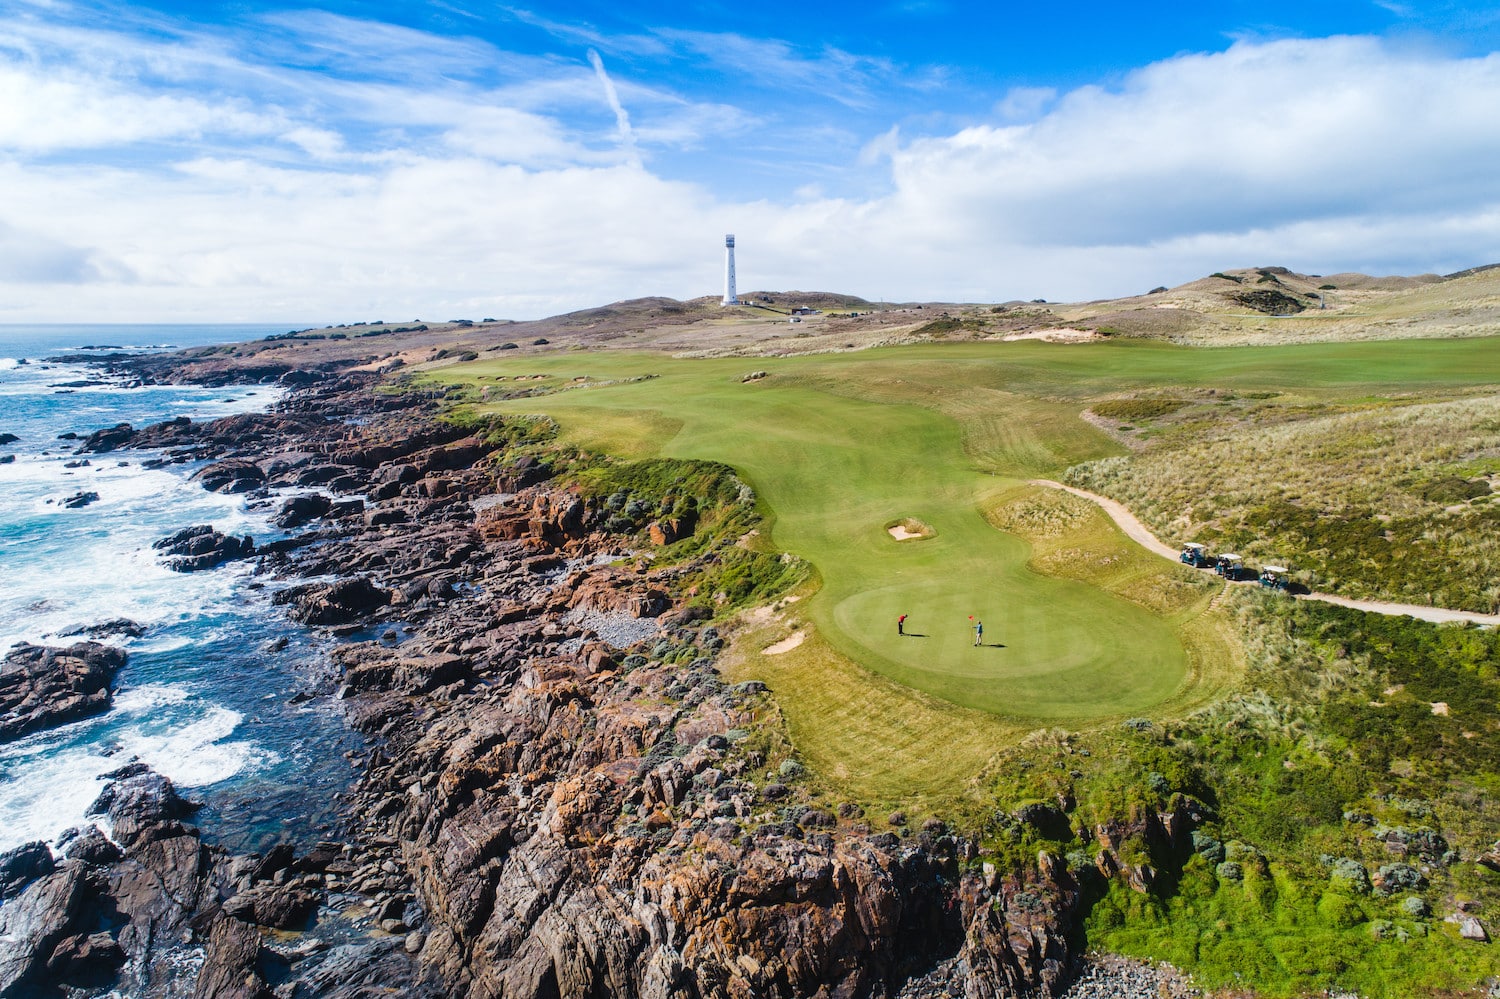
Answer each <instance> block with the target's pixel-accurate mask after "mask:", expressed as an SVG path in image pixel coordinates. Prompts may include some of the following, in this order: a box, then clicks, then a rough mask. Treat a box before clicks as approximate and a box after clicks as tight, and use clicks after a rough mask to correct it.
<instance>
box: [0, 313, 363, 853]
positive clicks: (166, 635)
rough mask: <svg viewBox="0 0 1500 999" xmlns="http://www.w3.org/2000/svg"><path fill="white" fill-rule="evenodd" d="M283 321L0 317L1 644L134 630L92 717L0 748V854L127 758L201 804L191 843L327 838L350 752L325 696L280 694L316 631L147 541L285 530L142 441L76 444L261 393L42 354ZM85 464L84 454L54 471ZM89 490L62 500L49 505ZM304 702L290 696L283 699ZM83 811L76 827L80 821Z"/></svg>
mask: <svg viewBox="0 0 1500 999" xmlns="http://www.w3.org/2000/svg"><path fill="white" fill-rule="evenodd" d="M289 328H291V327H288V326H285V325H277V326H274V327H269V326H263V325H262V326H243V325H234V326H142V325H132V326H82V325H76V326H66V327H63V326H54V327H46V326H24V327H23V326H0V434H4V433H10V434H14V435H16V436H17V437H18V438H19V440H18V441H16V442H14V443H10V444H5V445H0V456H3V455H14V456H15V460H14V461H13V462H10V463H7V464H0V651H3V650H4V649H9V648H10V647H11V646H12V645H14V644H15V643H17V642H22V641H25V642H32V643H35V644H47V645H67V644H71V643H72V642H75V641H81V640H83V638H82V637H81V636H79V635H76V634H70V633H74V632H77V631H78V630H79V629H82V628H87V627H89V626H93V625H98V624H101V623H104V622H108V621H113V620H116V619H122V618H123V619H127V620H129V621H133V622H135V623H136V624H138V625H140V626H142V627H143V628H144V629H145V630H144V633H143V634H142V635H141V636H140V637H137V638H129V637H123V636H120V635H111V636H108V637H105V638H102V639H101V641H104V642H106V643H108V644H112V645H118V646H120V647H122V648H124V649H125V651H126V652H127V653H128V654H129V661H128V662H127V664H126V666H125V668H124V669H122V670H121V671H120V673H119V674H118V676H117V677H116V694H115V701H114V706H113V707H112V708H111V709H110V710H109V711H108V712H106V713H104V714H102V715H98V716H95V717H93V718H89V719H85V720H82V721H78V722H74V723H71V724H68V725H64V726H61V727H59V728H55V729H50V730H47V731H43V732H39V733H35V734H32V735H30V736H28V737H26V738H23V739H20V740H17V741H14V742H11V743H7V744H3V745H0V851H4V850H7V849H10V848H11V847H14V846H16V845H18V844H20V843H24V842H27V841H30V840H38V839H40V840H47V841H55V840H56V838H57V837H58V836H59V834H61V833H62V832H64V831H65V830H67V829H68V828H70V827H72V826H76V825H79V824H81V823H83V822H85V821H86V819H85V813H86V811H87V809H88V806H89V805H90V804H91V803H92V802H93V800H94V799H95V797H97V795H98V793H99V791H100V790H101V788H102V787H103V785H104V779H103V778H102V776H101V775H103V774H105V773H107V772H109V771H111V770H114V769H117V768H119V767H122V766H124V765H126V764H127V763H130V762H133V761H136V760H140V761H142V762H145V763H147V764H149V765H150V766H152V767H153V768H154V769H156V770H158V771H159V772H161V773H163V774H165V775H166V776H168V777H170V778H171V779H172V781H173V782H174V783H176V784H177V785H178V786H179V788H181V789H182V791H183V793H184V795H185V796H188V797H191V798H193V799H194V800H197V801H201V802H203V803H204V807H203V809H202V810H201V811H200V812H199V813H198V814H197V816H196V818H195V820H194V821H195V822H196V823H197V824H198V825H199V826H200V828H202V829H203V831H204V833H205V838H206V839H208V840H210V841H216V842H221V843H223V844H224V845H226V846H227V847H229V848H231V849H236V850H255V849H264V848H265V847H267V846H269V845H271V844H273V843H275V842H278V841H282V840H288V839H296V840H299V841H306V840H308V839H315V838H326V837H327V836H328V835H330V834H334V833H336V832H337V829H336V822H337V817H336V808H335V802H334V794H335V792H337V791H341V790H344V789H345V788H347V787H348V786H349V784H350V783H351V780H352V778H353V776H354V771H353V768H352V766H351V765H350V763H349V762H348V760H347V759H346V758H345V755H344V754H345V753H346V752H350V751H359V750H361V749H362V748H363V744H362V742H361V741H360V739H359V738H358V737H357V736H356V735H354V734H352V733H350V732H348V731H347V730H346V728H345V726H344V725H343V723H342V721H341V719H340V718H339V716H338V714H337V712H336V711H335V710H334V708H333V707H332V706H331V705H330V703H329V700H328V698H327V697H326V696H320V697H314V698H312V699H311V700H306V701H304V702H303V703H296V704H294V703H292V699H293V695H294V694H296V693H298V692H299V691H304V690H311V689H313V688H314V687H315V686H316V685H317V684H318V683H319V682H320V681H321V682H322V683H323V684H324V686H325V687H326V685H327V681H328V678H327V677H322V676H320V675H319V673H318V670H319V669H320V668H321V667H320V665H319V664H321V663H323V662H325V661H326V649H325V648H324V647H323V643H325V642H326V641H327V640H326V639H322V638H319V637H317V636H314V635H311V634H309V633H308V632H307V631H306V630H305V629H302V628H299V627H295V626H289V625H288V624H287V623H286V622H284V620H283V618H282V616H281V614H280V612H279V611H278V610H276V609H273V608H272V607H271V606H270V596H271V593H272V592H273V591H274V588H275V586H276V584H275V583H274V582H272V581H269V580H265V579H259V578H256V577H255V576H253V574H252V565H251V563H248V562H245V563H231V564H229V565H226V566H222V567H220V568H218V569H213V570H209V571H205V572H196V573H177V572H172V571H170V570H168V569H166V568H165V567H164V566H163V565H162V563H161V560H160V559H159V558H158V556H157V553H156V552H155V551H153V550H152V548H151V544H152V542H154V541H157V540H159V539H160V538H163V537H166V536H168V535H170V534H172V533H174V532H176V531H178V530H180V529H181V528H183V527H187V526H190V525H193V524H212V525H214V526H215V527H216V528H218V529H219V530H221V531H223V532H225V533H232V534H251V535H253V536H254V537H255V539H256V541H257V542H258V543H259V542H264V541H268V540H274V539H276V538H278V537H281V536H283V535H282V534H281V533H279V532H278V531H277V530H276V529H275V528H274V527H273V525H272V524H271V517H272V515H273V514H274V512H275V504H274V503H272V502H267V501H260V502H256V501H247V500H246V499H245V498H244V497H243V496H223V495H218V494H215V493H210V492H207V491H206V490H204V489H203V488H201V487H200V486H198V485H197V484H196V483H192V482H189V481H188V477H189V476H190V475H191V474H192V472H193V471H194V470H195V468H196V467H197V466H196V465H195V464H185V465H169V466H166V467H163V468H160V469H148V468H145V467H143V465H142V463H143V461H144V460H145V459H148V458H150V457H152V456H153V455H152V453H151V452H139V451H124V452H115V453H110V454H105V455H87V456H79V455H76V454H75V452H76V450H77V446H78V445H77V442H76V441H70V440H63V439H59V435H62V434H67V433H76V434H78V435H80V436H83V435H86V434H87V433H89V432H90V431H93V430H96V429H98V428H100V427H105V426H113V425H114V424H116V423H121V422H128V423H131V424H133V425H135V426H144V425H147V424H150V423H154V422H157V421H160V420H165V419H170V418H172V417H176V416H189V417H191V418H193V419H194V420H203V419H212V418H214V417H218V416H225V415H229V414H233V413H242V412H250V411H262V410H266V409H269V408H270V407H271V406H273V405H275V403H276V402H277V400H278V398H279V397H280V390H279V389H276V388H275V387H272V386H264V385H260V386H242V387H226V388H214V389H209V388H196V387H191V386H146V387H130V386H129V385H127V384H125V383H124V382H122V381H118V380H110V379H105V378H104V377H103V376H102V375H101V373H100V369H98V368H97V367H95V366H91V365H87V364H58V363H48V362H46V361H44V360H42V359H43V358H46V357H49V356H53V355H56V354H63V353H72V352H74V351H75V350H76V349H77V348H84V347H92V348H95V349H96V350H99V349H102V350H103V351H104V352H118V351H119V350H120V349H131V348H133V349H137V350H139V349H146V350H153V349H154V350H160V349H165V348H167V347H169V346H172V347H187V346H200V345H206V344H211V343H228V342H236V341H240V340H246V339H252V338H256V337H261V336H265V335H267V334H271V333H279V332H284V331H285V330H287V329H289ZM85 457H86V458H87V459H88V464H87V465H75V467H71V468H70V467H68V465H69V464H70V463H75V462H78V461H79V460H80V459H81V458H85ZM80 492H94V493H97V494H98V497H99V498H98V500H97V501H95V502H93V503H91V504H89V505H87V506H84V507H81V508H78V509H69V508H66V507H64V506H63V505H62V503H61V502H60V501H61V500H62V499H64V498H65V497H68V496H71V495H74V494H77V493H80ZM299 700H301V699H299ZM87 821H92V820H87Z"/></svg>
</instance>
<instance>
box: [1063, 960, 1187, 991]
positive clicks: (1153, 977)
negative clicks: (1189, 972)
mask: <svg viewBox="0 0 1500 999" xmlns="http://www.w3.org/2000/svg"><path fill="white" fill-rule="evenodd" d="M1087 961H1088V963H1087V965H1086V966H1085V967H1084V969H1083V971H1082V973H1080V974H1079V976H1078V977H1077V978H1076V979H1074V981H1073V984H1072V985H1071V986H1069V988H1068V991H1066V992H1064V993H1063V994H1062V996H1061V997H1060V999H1196V997H1199V996H1202V995H1203V993H1202V992H1200V991H1198V990H1197V989H1195V988H1193V986H1192V985H1191V984H1190V983H1189V982H1188V980H1187V979H1186V978H1185V977H1183V975H1182V973H1181V972H1180V971H1178V970H1177V969H1176V968H1174V967H1172V966H1171V965H1170V964H1144V963H1142V962H1140V961H1132V960H1130V959H1129V958H1124V957H1118V956H1116V955H1114V954H1094V955H1090V956H1089V957H1088V959H1087Z"/></svg>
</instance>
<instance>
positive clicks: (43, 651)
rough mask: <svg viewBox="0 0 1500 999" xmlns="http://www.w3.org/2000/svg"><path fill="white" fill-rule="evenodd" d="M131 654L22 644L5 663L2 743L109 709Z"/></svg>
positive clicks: (0, 691)
mask: <svg viewBox="0 0 1500 999" xmlns="http://www.w3.org/2000/svg"><path fill="white" fill-rule="evenodd" d="M123 665H125V653H124V652H122V651H120V650H119V649H115V648H111V647H110V646H108V645H100V644H99V643H97V642H79V643H78V644H76V645H71V646H68V647H67V648H65V649H56V648H49V647H46V646H41V645H27V644H25V643H22V644H21V645H18V646H16V647H15V648H13V649H11V650H10V652H8V653H7V654H6V656H5V661H4V662H3V663H0V742H9V741H11V740H12V739H18V738H20V737H21V736H23V735H26V734H28V733H30V732H35V731H38V730H39V729H44V728H51V727H53V726H55V725H61V724H63V723H64V722H70V721H76V720H78V719H79V718H85V717H87V716H89V715H94V714H98V713H99V712H101V711H105V710H108V708H109V704H110V700H111V693H110V684H111V683H112V682H113V680H114V676H115V673H116V671H118V670H119V669H120V667H121V666H123Z"/></svg>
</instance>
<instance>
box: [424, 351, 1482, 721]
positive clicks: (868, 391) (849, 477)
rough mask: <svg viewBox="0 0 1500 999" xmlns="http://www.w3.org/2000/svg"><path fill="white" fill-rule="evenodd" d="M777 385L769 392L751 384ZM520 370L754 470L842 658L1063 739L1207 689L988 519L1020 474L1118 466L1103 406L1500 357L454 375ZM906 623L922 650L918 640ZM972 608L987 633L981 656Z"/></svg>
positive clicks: (1096, 358)
mask: <svg viewBox="0 0 1500 999" xmlns="http://www.w3.org/2000/svg"><path fill="white" fill-rule="evenodd" d="M756 369H759V370H763V371H765V372H767V376H766V377H764V378H760V379H757V380H754V381H749V382H745V381H742V379H743V378H744V376H745V375H747V374H748V373H749V372H750V371H752V370H756ZM539 375H540V376H546V377H544V378H540V379H538V378H536V377H535V376H539ZM521 376H525V377H526V378H527V383H528V385H529V386H544V387H552V388H557V389H561V391H556V392H554V393H552V394H547V395H540V396H537V397H532V398H526V399H517V400H511V401H507V402H497V403H491V404H488V405H486V406H485V407H483V408H484V409H485V410H486V411H491V412H502V413H515V414H525V413H543V414H547V415H549V416H552V417H554V418H555V419H556V420H557V421H558V422H559V424H560V425H561V426H562V428H563V432H564V436H565V438H566V439H568V440H569V441H571V442H574V443H577V444H580V445H584V446H588V447H594V448H598V449H601V450H604V451H608V452H611V453H616V454H621V455H624V456H628V457H633V458H640V457H651V456H662V457H673V458H698V459H711V460H716V461H722V462H725V463H727V464H730V465H732V466H734V467H735V468H736V469H737V470H738V471H739V473H740V474H741V475H742V476H743V477H744V478H745V479H746V480H747V481H748V482H749V483H750V484H751V485H752V486H753V487H754V488H755V490H756V492H757V495H758V496H759V498H760V501H761V502H762V503H763V505H764V509H765V513H766V514H767V516H768V518H769V519H770V530H771V533H772V538H771V542H772V543H773V544H774V546H775V547H776V548H777V549H781V550H786V551H790V552H793V553H795V554H797V555H799V556H801V557H803V558H805V559H807V560H808V561H809V562H811V563H812V564H813V565H814V566H816V567H817V569H818V571H819V573H820V575H821V579H822V587H821V589H820V590H819V591H818V592H817V593H816V594H815V595H814V596H812V597H811V598H810V599H809V600H808V601H807V602H806V604H805V605H804V608H805V609H803V611H802V613H803V614H804V615H805V617H806V618H807V620H809V621H810V622H812V623H813V624H814V625H815V626H816V628H817V630H818V633H819V635H820V636H821V638H822V639H823V640H824V641H825V642H826V643H827V644H828V645H829V646H831V647H832V648H833V649H834V650H836V651H837V652H839V653H842V654H843V655H844V656H847V657H849V658H850V659H852V660H854V661H856V662H858V663H860V664H862V665H864V666H865V667H867V668H869V669H872V670H875V671H877V672H879V673H881V674H883V675H885V676H886V677H889V678H890V679H891V680H894V681H896V682H897V683H899V684H902V685H905V686H908V687H912V688H915V689H917V690H920V691H923V692H926V693H928V694H931V695H934V696H936V697H939V698H942V699H943V700H946V701H949V702H952V703H953V704H956V705H960V706H964V707H968V708H976V709H980V710H982V711H985V712H990V713H993V714H996V715H1002V716H1006V717H1010V718H1013V719H1018V720H1025V719H1031V720H1034V721H1036V722H1039V723H1050V722H1064V721H1083V720H1086V719H1089V718H1098V717H1103V716H1116V715H1124V714H1134V713H1142V712H1146V711H1148V710H1150V709H1151V708H1152V707H1153V706H1157V705H1161V704H1162V703H1163V702H1166V701H1168V700H1169V699H1171V698H1173V697H1174V695H1179V694H1182V693H1184V692H1185V690H1184V688H1185V686H1186V685H1187V684H1189V683H1190V680H1191V677H1192V675H1193V673H1194V669H1193V666H1192V664H1191V663H1190V661H1189V659H1190V656H1189V653H1188V652H1187V651H1185V644H1186V645H1192V644H1193V643H1191V642H1187V643H1185V641H1184V638H1183V636H1182V633H1181V627H1182V625H1183V623H1184V622H1183V620H1179V619H1174V618H1172V617H1170V616H1163V615H1161V614H1158V613H1153V612H1152V611H1151V610H1148V609H1147V607H1146V606H1143V604H1142V603H1138V602H1134V601H1132V600H1128V599H1125V598H1124V597H1122V596H1120V595H1118V594H1117V593H1116V592H1111V591H1110V590H1109V589H1106V588H1103V587H1102V586H1098V585H1092V582H1091V581H1089V580H1086V579H1078V578H1063V577H1065V576H1067V575H1068V574H1067V573H1059V574H1057V575H1041V574H1038V573H1037V572H1035V571H1033V570H1032V569H1031V568H1028V564H1027V563H1028V559H1029V558H1030V556H1031V552H1030V547H1029V546H1028V545H1027V544H1026V543H1025V542H1023V541H1022V540H1020V539H1018V538H1016V537H1014V536H1012V535H1009V534H1006V533H1003V532H1001V531H999V530H997V529H995V528H994V527H992V526H990V524H989V523H987V522H986V520H985V519H984V517H983V516H982V514H981V510H982V509H983V508H984V507H985V505H986V503H987V502H988V500H989V498H990V497H992V496H994V495H996V494H998V493H1000V492H1003V491H1005V490H1007V489H1011V488H1014V487H1015V486H1016V485H1017V480H1018V479H1020V478H1023V477H1027V476H1032V475H1037V474H1051V473H1057V472H1059V471H1061V469H1063V468H1065V467H1066V466H1068V465H1070V464H1073V463H1075V462H1078V461H1082V460H1087V459H1089V458H1095V457H1101V456H1104V455H1108V454H1112V453H1117V452H1118V447H1117V445H1115V444H1114V443H1113V442H1112V441H1111V440H1110V439H1109V438H1107V437H1105V436H1104V435H1103V434H1101V433H1100V432H1098V431H1096V430H1095V429H1094V428H1093V427H1091V426H1089V425H1088V424H1087V423H1085V422H1084V421H1082V420H1080V419H1079V418H1078V413H1079V412H1080V411H1081V410H1082V409H1083V408H1084V406H1085V405H1086V404H1087V403H1086V400H1087V399H1089V398H1092V397H1097V396H1098V395H1101V394H1104V393H1108V392H1112V391H1119V390H1120V389H1122V388H1130V387H1142V386H1150V387H1163V386H1171V385H1182V386H1196V385H1207V386H1220V387H1233V388H1236V389H1245V390H1252V389H1284V388H1288V387H1297V388H1303V389H1316V390H1318V391H1322V392H1327V393H1333V394H1338V393H1351V394H1357V393H1367V392H1371V391H1379V390H1381V389H1383V388H1387V387H1397V386H1400V387H1407V386H1417V385H1420V386H1429V387H1432V386H1436V387H1460V386H1463V385H1471V384H1483V383H1487V382H1496V381H1500V345H1497V344H1496V342H1495V341H1493V340H1467V341H1386V342H1373V343H1357V344H1315V345H1307V346H1295V347H1283V348H1233V349H1222V350H1204V349H1190V348H1179V347H1172V346H1167V345H1162V344H1157V343H1107V344H1098V345H1091V346H1086V347H1059V346H1056V345H1050V344H1035V343H986V344H964V345H953V346H946V345H932V344H928V345H921V346H913V347H905V348H886V349H880V350H870V351H863V352H860V353H856V354H822V355H806V356H799V357H790V358H753V359H742V358H733V359H722V358H717V359H691V360H684V359H674V358H671V357H667V356H664V355H660V354H647V353H625V352H611V351H593V352H588V353H581V352H580V353H548V354H544V355H540V356H532V357H527V356H518V357H514V358H506V359H505V360H504V361H480V362H474V363H470V364H466V365H462V366H459V367H451V368H445V369H443V370H442V371H441V372H435V373H434V377H437V378H440V379H441V380H442V381H445V382H462V383H470V384H475V385H479V386H485V385H496V386H497V387H507V388H508V387H509V386H508V385H501V384H500V383H501V382H503V381H512V382H513V381H514V380H516V379H517V378H519V377H521ZM646 376H651V377H646ZM1074 400H1077V401H1074ZM903 518H914V519H916V520H919V521H922V522H924V523H925V524H928V525H930V526H931V527H932V528H933V529H934V531H935V536H934V537H932V538H929V539H925V540H919V541H906V542H897V541H895V540H894V539H892V538H891V536H890V535H889V533H887V531H886V527H887V526H888V525H890V524H891V523H893V522H895V521H897V520H900V519H903ZM901 614H907V615H909V618H908V622H907V625H908V627H907V630H908V632H910V634H909V635H907V636H898V635H897V633H896V619H897V617H898V616H899V615H901ZM971 616H972V618H974V619H978V620H982V621H983V622H984V628H985V630H984V645H983V646H982V647H975V646H974V645H973V633H972V631H971V630H970V628H971ZM1200 653H1201V650H1200Z"/></svg>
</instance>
